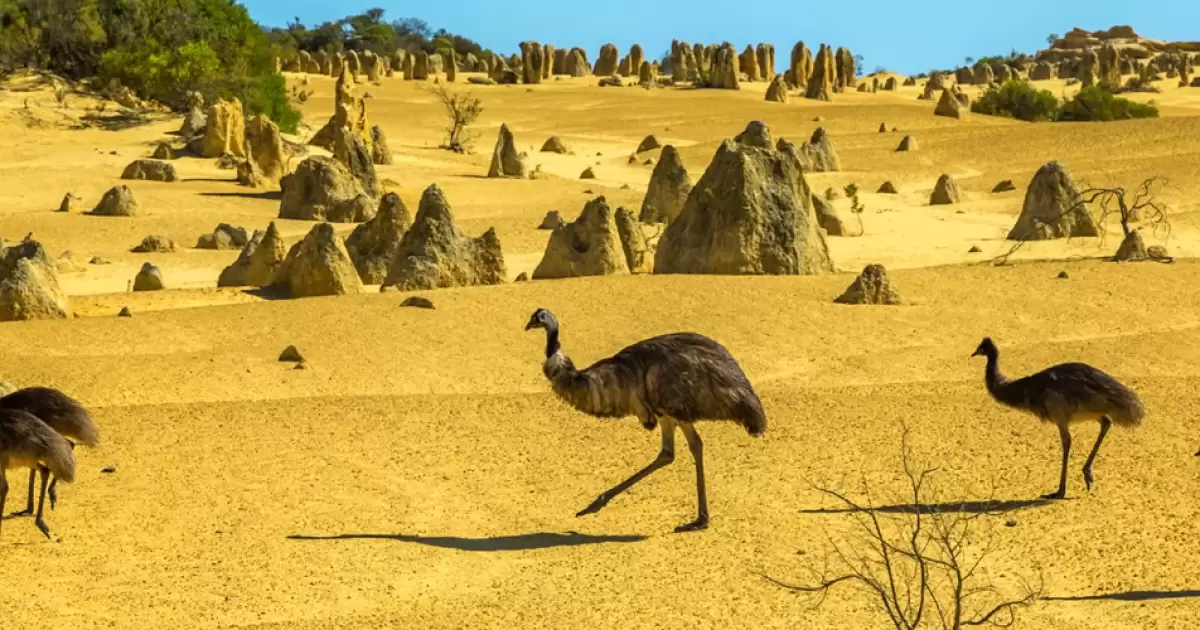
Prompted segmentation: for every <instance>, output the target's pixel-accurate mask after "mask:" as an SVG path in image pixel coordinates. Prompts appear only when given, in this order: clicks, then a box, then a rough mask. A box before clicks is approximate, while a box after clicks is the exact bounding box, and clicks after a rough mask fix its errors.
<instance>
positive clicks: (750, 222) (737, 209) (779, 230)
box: [654, 130, 833, 275]
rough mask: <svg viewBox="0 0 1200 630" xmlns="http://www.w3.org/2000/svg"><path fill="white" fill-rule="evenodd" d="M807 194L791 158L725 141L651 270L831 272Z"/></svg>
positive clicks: (665, 236) (660, 247)
mask: <svg viewBox="0 0 1200 630" xmlns="http://www.w3.org/2000/svg"><path fill="white" fill-rule="evenodd" d="M748 131H749V130H748ZM744 135H751V134H748V133H745V132H744ZM752 135H754V136H759V135H762V134H759V133H754V134H752ZM768 137H769V136H768ZM811 196H812V191H811V190H810V189H809V187H808V183H807V182H805V180H804V175H803V173H802V172H801V170H800V167H799V165H798V162H797V159H796V158H795V156H793V155H787V154H785V153H784V152H781V151H777V150H775V149H774V148H772V147H770V146H769V145H768V146H767V147H766V148H763V147H759V146H752V145H749V144H742V143H738V142H734V141H730V140H726V141H725V142H723V143H722V144H721V146H720V148H718V149H717V153H716V155H715V156H714V157H713V161H712V163H711V164H710V165H709V166H708V169H707V170H706V171H705V172H704V175H703V176H702V177H701V178H700V181H698V182H697V183H696V186H695V187H694V188H693V189H692V192H691V194H689V195H688V198H687V201H686V203H685V204H684V207H683V211H682V212H681V213H680V215H679V217H678V218H677V219H676V220H674V221H672V222H671V223H670V224H669V225H668V226H667V229H666V230H665V231H664V233H663V236H662V238H661V240H660V242H659V245H658V251H657V252H656V254H655V259H654V272H655V273H698V274H776V275H794V274H817V273H824V272H829V271H832V270H833V262H832V260H830V257H829V250H828V247H827V246H826V244H825V237H824V235H823V234H822V233H821V231H820V230H819V229H818V227H817V221H816V217H815V215H814V213H813V207H812V199H811Z"/></svg>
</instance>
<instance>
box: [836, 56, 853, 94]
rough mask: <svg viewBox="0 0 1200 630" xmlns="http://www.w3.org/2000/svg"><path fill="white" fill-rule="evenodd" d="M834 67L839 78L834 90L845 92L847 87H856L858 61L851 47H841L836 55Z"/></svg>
mask: <svg viewBox="0 0 1200 630" xmlns="http://www.w3.org/2000/svg"><path fill="white" fill-rule="evenodd" d="M834 67H835V72H836V74H837V80H836V82H835V83H834V90H835V91H837V92H844V91H845V90H846V88H852V87H854V86H855V85H856V84H857V82H858V63H857V62H855V61H854V53H851V52H850V49H849V48H845V47H841V48H838V49H837V53H836V54H835V55H834Z"/></svg>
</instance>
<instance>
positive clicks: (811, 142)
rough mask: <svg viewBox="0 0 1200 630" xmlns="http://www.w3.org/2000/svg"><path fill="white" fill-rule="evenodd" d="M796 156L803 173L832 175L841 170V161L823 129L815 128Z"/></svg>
mask: <svg viewBox="0 0 1200 630" xmlns="http://www.w3.org/2000/svg"><path fill="white" fill-rule="evenodd" d="M798 156H799V158H800V166H801V167H802V168H803V169H804V171H805V172H811V173H833V172H837V171H840V170H842V161H841V159H840V158H839V157H838V154H837V151H836V150H835V149H834V148H833V140H832V139H830V137H829V134H828V133H826V132H825V128H824V127H817V128H816V130H814V131H813V134H812V137H811V138H809V139H808V142H805V143H804V144H803V145H801V146H800V147H799V151H798Z"/></svg>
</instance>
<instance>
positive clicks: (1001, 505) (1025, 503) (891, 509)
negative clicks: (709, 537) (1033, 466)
mask: <svg viewBox="0 0 1200 630" xmlns="http://www.w3.org/2000/svg"><path fill="white" fill-rule="evenodd" d="M1060 500H1061V499H1060ZM1053 503H1055V501H1054V500H1051V499H1014V500H1008V501H951V502H947V503H905V504H898V505H881V506H877V507H873V508H864V509H862V510H857V509H854V508H849V507H842V508H817V509H810V510H800V513H801V514H854V513H856V512H878V513H880V514H1004V513H1007V512H1016V511H1018V510H1027V509H1030V508H1038V507H1045V506H1047V505H1051V504H1053Z"/></svg>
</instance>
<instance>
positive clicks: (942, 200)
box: [929, 173, 962, 206]
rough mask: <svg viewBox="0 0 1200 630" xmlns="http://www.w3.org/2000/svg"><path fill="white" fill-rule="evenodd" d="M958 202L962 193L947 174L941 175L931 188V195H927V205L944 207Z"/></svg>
mask: <svg viewBox="0 0 1200 630" xmlns="http://www.w3.org/2000/svg"><path fill="white" fill-rule="evenodd" d="M959 201H962V191H961V190H959V188H958V184H956V183H955V182H954V178H953V177H951V176H950V174H949V173H943V174H942V176H941V177H939V178H938V180H937V184H936V185H935V186H934V187H933V193H932V194H930V195H929V205H931V206H944V205H950V204H955V203H958V202H959Z"/></svg>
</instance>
